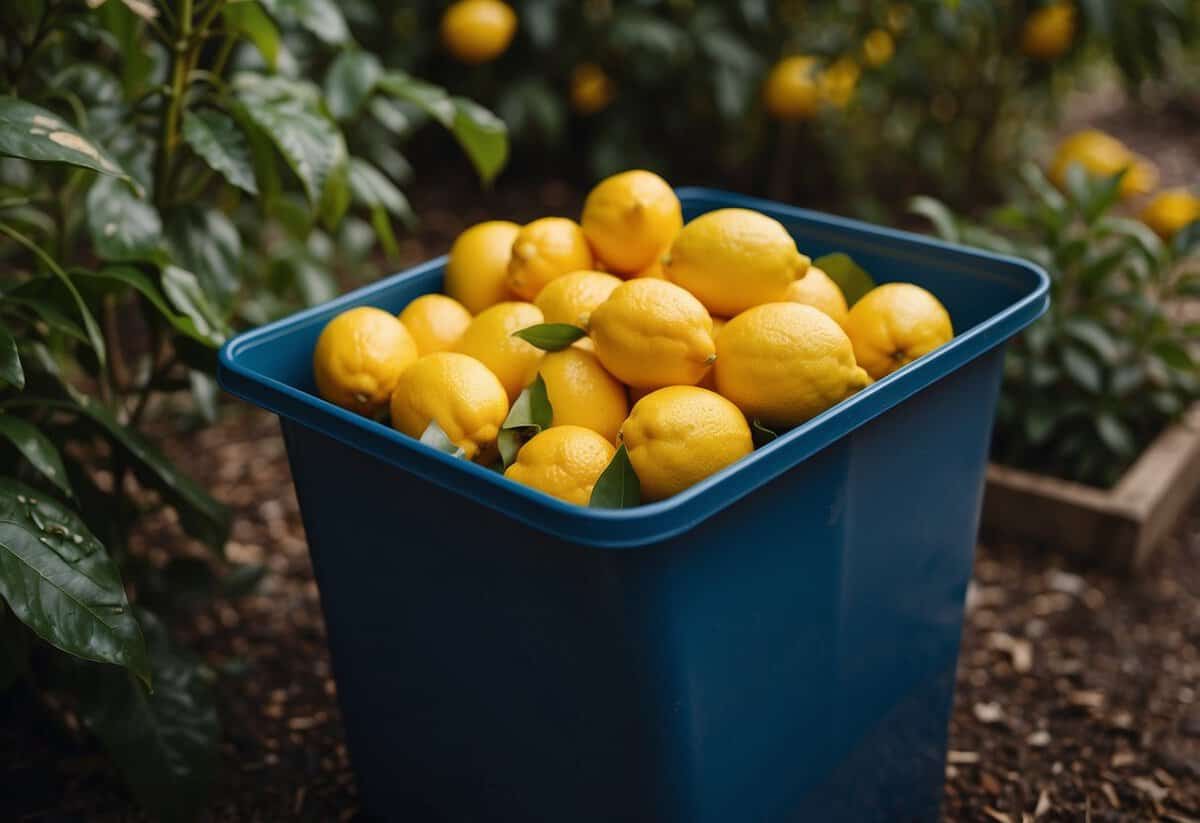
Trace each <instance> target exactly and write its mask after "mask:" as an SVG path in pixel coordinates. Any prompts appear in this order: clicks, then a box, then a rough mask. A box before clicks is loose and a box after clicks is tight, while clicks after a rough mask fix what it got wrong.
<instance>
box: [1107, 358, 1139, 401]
mask: <svg viewBox="0 0 1200 823" xmlns="http://www.w3.org/2000/svg"><path fill="white" fill-rule="evenodd" d="M1145 380H1146V372H1145V370H1143V369H1142V367H1141V366H1139V365H1137V364H1136V363H1135V364H1132V365H1128V366H1120V367H1118V368H1116V369H1114V370H1113V373H1112V377H1111V379H1110V381H1109V387H1110V388H1111V389H1112V393H1113V395H1114V396H1115V397H1126V396H1128V395H1129V394H1130V392H1132V391H1133V390H1134V389H1137V388H1138V387H1140V386H1141V385H1142V384H1143V383H1144V382H1145Z"/></svg>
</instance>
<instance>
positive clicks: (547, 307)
mask: <svg viewBox="0 0 1200 823" xmlns="http://www.w3.org/2000/svg"><path fill="white" fill-rule="evenodd" d="M619 285H621V278H619V277H613V276H612V275H611V274H605V273H604V272H599V271H573V272H571V273H569V274H564V275H563V276H562V277H559V278H556V279H554V280H552V281H550V283H549V284H547V286H546V288H544V289H542V290H541V292H539V293H538V296H537V299H536V300H534V301H533V304H534V305H535V306H537V307H538V308H539V309H541V310H542V314H543V315H544V316H545V318H546V320H545V322H547V323H570V324H571V325H572V326H583V327H585V328H586V327H587V321H588V318H589V317H590V316H591V314H592V312H593V311H595V310H596V307H597V306H599V305H600V304H601V303H603V302H604V301H605V300H607V299H608V297H609V295H611V294H612V293H613V290H614V289H616V288H617V286H619Z"/></svg>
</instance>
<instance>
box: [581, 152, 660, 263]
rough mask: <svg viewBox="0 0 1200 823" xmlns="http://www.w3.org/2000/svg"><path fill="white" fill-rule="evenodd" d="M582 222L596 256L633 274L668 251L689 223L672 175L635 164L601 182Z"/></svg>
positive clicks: (586, 205) (587, 202)
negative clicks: (671, 181)
mask: <svg viewBox="0 0 1200 823" xmlns="http://www.w3.org/2000/svg"><path fill="white" fill-rule="evenodd" d="M579 222H580V225H581V226H582V227H583V233H584V235H585V236H586V237H587V239H588V243H590V244H591V247H592V252H593V253H594V254H595V255H596V258H597V259H598V260H600V261H602V262H603V263H604V265H605V266H606V267H607V269H608V270H609V271H611V272H616V273H617V274H621V275H624V276H626V277H629V276H631V275H634V274H636V273H638V272H639V271H642V270H643V269H645V268H647V267H648V266H652V265H653V264H654V262H655V261H657V260H658V259H660V258H661V257H662V256H663V253H664V252H665V251H666V250H667V247H668V246H670V245H671V241H673V240H674V239H675V235H677V234H678V233H679V229H680V228H682V227H683V209H682V208H681V206H680V205H679V198H678V197H676V196H675V191H674V190H673V189H672V188H671V186H670V184H669V183H667V181H666V180H663V179H662V178H661V177H659V176H658V175H657V174H655V173H654V172H649V171H645V170H643V169H633V170H631V171H625V172H621V173H620V174H614V175H613V176H611V177H607V178H605V179H604V180H601V181H600V182H599V183H598V184H596V187H595V188H593V189H592V190H591V191H590V192H589V193H588V196H587V199H586V200H585V201H584V203H583V217H582V219H581V220H580V221H579Z"/></svg>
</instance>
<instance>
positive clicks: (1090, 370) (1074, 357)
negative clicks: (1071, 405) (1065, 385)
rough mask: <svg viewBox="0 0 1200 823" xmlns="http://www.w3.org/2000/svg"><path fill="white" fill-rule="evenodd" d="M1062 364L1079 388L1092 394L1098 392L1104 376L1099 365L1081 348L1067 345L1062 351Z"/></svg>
mask: <svg viewBox="0 0 1200 823" xmlns="http://www.w3.org/2000/svg"><path fill="white" fill-rule="evenodd" d="M1062 366H1063V369H1064V370H1065V371H1066V372H1067V376H1069V377H1070V378H1071V379H1072V380H1073V381H1075V383H1076V384H1078V385H1079V386H1080V387H1081V388H1084V389H1086V390H1087V391H1089V392H1091V393H1092V394H1100V392H1101V390H1102V388H1103V382H1104V377H1103V373H1102V372H1101V370H1100V366H1099V365H1098V364H1097V363H1096V361H1095V360H1093V359H1092V357H1091V356H1090V355H1089V354H1088V353H1087V352H1086V351H1085V350H1083V349H1081V348H1079V347H1078V346H1067V347H1066V348H1064V349H1063V351H1062Z"/></svg>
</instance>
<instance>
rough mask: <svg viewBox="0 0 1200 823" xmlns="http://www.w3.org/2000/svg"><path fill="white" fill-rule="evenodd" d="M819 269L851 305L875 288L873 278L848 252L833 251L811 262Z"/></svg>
mask: <svg viewBox="0 0 1200 823" xmlns="http://www.w3.org/2000/svg"><path fill="white" fill-rule="evenodd" d="M812 264H813V265H814V266H816V267H817V268H818V269H820V270H821V271H823V272H825V273H826V274H827V275H829V279H830V280H832V281H833V282H834V283H837V285H838V288H839V289H841V290H842V294H843V295H845V297H846V303H847V304H848V305H851V306H853V305H854V304H855V303H857V302H858V301H859V300H861V299H862V296H863V295H864V294H866V293H867V292H869V291H870V290H871V289H873V288H875V279H874V278H872V277H871V275H869V274H868V273H867V272H866V271H865V270H864V269H863V268H862V267H861V266H859V265H858V264H857V263H855V262H854V260H853V259H852V258H851V257H850V255H848V254H843V253H842V252H835V253H834V254H827V255H825V256H824V257H821V258H818V259H816V260H814V261H813V262H812Z"/></svg>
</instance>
